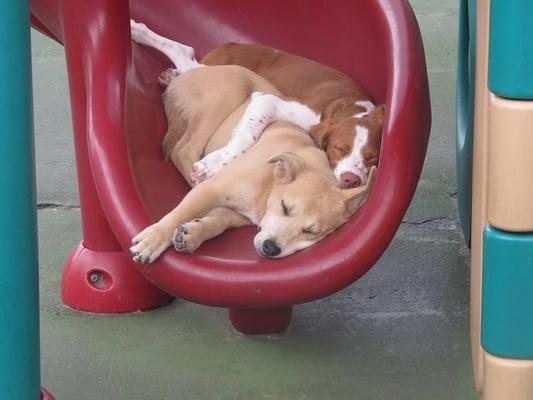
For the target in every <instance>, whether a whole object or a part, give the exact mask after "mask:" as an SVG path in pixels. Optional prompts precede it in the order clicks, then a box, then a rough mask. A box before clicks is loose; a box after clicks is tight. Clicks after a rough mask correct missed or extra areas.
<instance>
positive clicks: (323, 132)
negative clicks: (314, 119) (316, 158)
mask: <svg viewBox="0 0 533 400" xmlns="http://www.w3.org/2000/svg"><path fill="white" fill-rule="evenodd" d="M330 134H331V127H330V124H329V122H327V121H324V122H321V123H319V124H317V125H314V126H312V127H311V130H310V131H309V136H311V139H313V141H314V142H315V143H316V145H317V146H318V147H319V148H320V149H322V150H326V147H328V140H329V136H330Z"/></svg>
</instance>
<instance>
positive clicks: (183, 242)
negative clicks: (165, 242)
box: [172, 207, 251, 253]
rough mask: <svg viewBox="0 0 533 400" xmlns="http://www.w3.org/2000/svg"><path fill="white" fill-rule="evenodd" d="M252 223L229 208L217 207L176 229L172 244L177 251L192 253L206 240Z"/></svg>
mask: <svg viewBox="0 0 533 400" xmlns="http://www.w3.org/2000/svg"><path fill="white" fill-rule="evenodd" d="M250 224H251V221H250V220H249V219H248V218H246V217H244V216H243V215H241V214H239V213H238V212H236V211H233V210H232V209H230V208H227V207H217V208H214V209H212V210H211V211H209V212H208V213H207V214H205V215H204V216H203V217H201V218H197V219H194V220H192V221H189V222H186V223H184V224H182V225H180V226H179V227H178V229H176V232H175V233H174V237H173V238H172V243H173V245H174V248H175V249H176V251H181V252H188V253H192V252H193V251H195V250H196V249H197V248H198V247H200V245H201V244H202V243H203V242H205V241H206V240H209V239H212V238H214V237H215V236H218V235H220V234H221V233H222V232H224V231H225V230H227V229H229V228H238V227H240V226H245V225H250Z"/></svg>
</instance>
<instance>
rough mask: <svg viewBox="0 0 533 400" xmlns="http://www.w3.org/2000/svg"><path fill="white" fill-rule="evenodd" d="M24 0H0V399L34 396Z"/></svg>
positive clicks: (31, 171) (35, 303) (33, 246)
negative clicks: (0, 0)
mask: <svg viewBox="0 0 533 400" xmlns="http://www.w3.org/2000/svg"><path fill="white" fill-rule="evenodd" d="M30 57H31V56H30V25H29V10H28V1H27V0H3V1H2V2H1V3H0V93H1V95H0V126H1V128H0V191H1V195H0V223H1V229H0V398H1V399H9V400H37V399H39V398H40V367H39V290H38V259H37V233H36V211H35V166H34V146H33V122H32V99H31V63H30V59H31V58H30Z"/></svg>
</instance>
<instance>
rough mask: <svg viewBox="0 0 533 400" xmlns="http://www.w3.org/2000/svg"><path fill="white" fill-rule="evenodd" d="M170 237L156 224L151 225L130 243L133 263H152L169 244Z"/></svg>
mask: <svg viewBox="0 0 533 400" xmlns="http://www.w3.org/2000/svg"><path fill="white" fill-rule="evenodd" d="M170 236H171V235H170V234H169V233H168V232H167V231H166V230H165V229H162V228H161V227H160V226H158V225H157V224H154V225H151V226H149V227H148V228H146V229H145V230H143V231H142V232H141V233H139V234H138V235H137V236H135V237H134V238H133V239H132V241H131V243H132V246H131V247H130V252H131V254H132V256H133V261H135V262H137V263H140V264H146V263H148V264H150V263H153V262H154V261H155V260H156V259H157V258H158V257H159V256H160V255H161V253H162V252H163V251H165V249H166V248H167V247H168V246H170V244H171V237H170Z"/></svg>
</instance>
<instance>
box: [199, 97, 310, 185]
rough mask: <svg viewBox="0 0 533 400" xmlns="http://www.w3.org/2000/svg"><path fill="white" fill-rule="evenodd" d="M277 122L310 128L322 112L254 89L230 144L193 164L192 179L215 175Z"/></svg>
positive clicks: (305, 128) (201, 179) (202, 178)
mask: <svg viewBox="0 0 533 400" xmlns="http://www.w3.org/2000/svg"><path fill="white" fill-rule="evenodd" d="M274 121H287V122H292V123H293V124H295V125H297V126H299V127H301V128H302V129H304V130H306V131H308V130H309V129H310V128H311V126H313V125H316V124H318V123H319V122H320V115H319V114H317V113H316V112H314V111H313V110H311V109H310V108H309V107H307V106H306V105H304V104H302V103H299V102H297V101H289V100H284V99H281V98H279V97H278V96H275V95H273V94H268V93H263V92H254V93H252V96H251V100H250V104H249V105H248V106H247V107H246V110H245V111H244V114H243V116H242V117H241V119H240V120H239V123H238V124H237V126H236V127H235V130H234V131H233V136H232V138H231V140H230V141H229V142H228V144H227V145H226V146H224V147H222V148H221V149H219V150H217V151H214V152H212V153H209V154H208V155H206V156H205V157H204V158H202V159H201V160H200V161H198V162H196V163H195V164H194V168H193V178H194V179H195V180H196V181H197V182H201V181H203V180H205V179H207V178H210V177H211V176H213V175H214V174H215V173H216V172H217V171H218V170H220V168H222V166H223V165H225V164H227V163H229V162H230V161H232V160H234V159H235V158H237V157H238V156H239V155H241V154H243V153H245V152H246V150H248V149H249V148H250V147H252V146H253V145H254V144H255V143H256V142H257V141H258V140H259V138H260V137H261V134H262V133H263V130H264V129H265V128H266V127H267V126H268V125H269V124H270V123H272V122H274Z"/></svg>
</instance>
